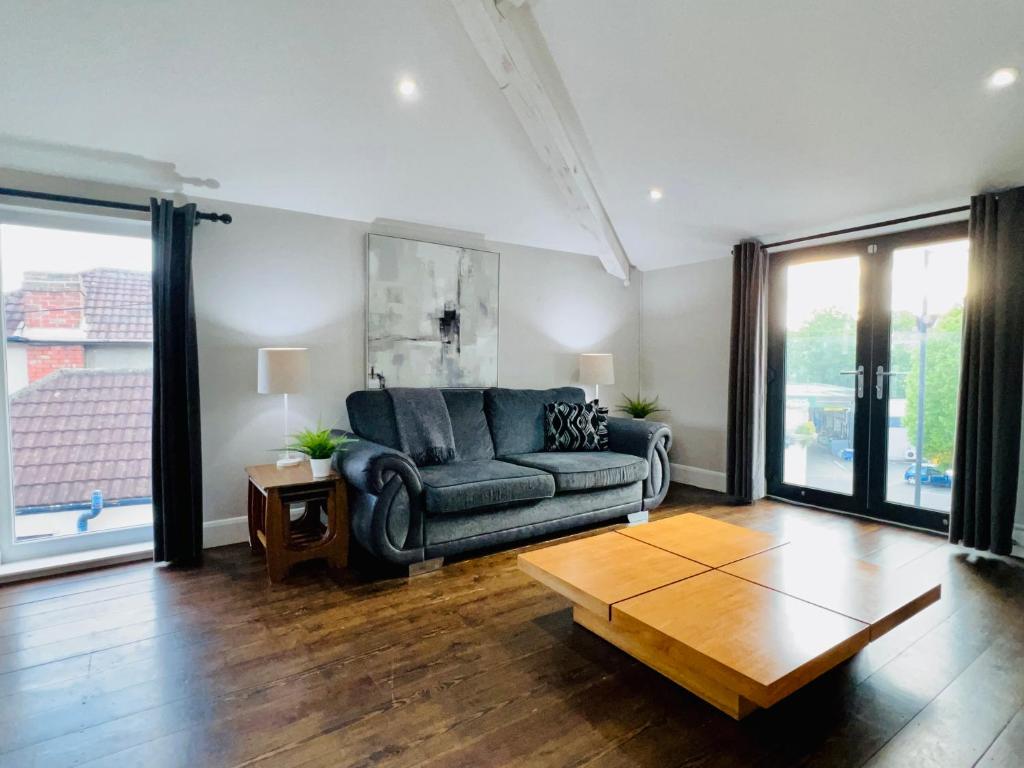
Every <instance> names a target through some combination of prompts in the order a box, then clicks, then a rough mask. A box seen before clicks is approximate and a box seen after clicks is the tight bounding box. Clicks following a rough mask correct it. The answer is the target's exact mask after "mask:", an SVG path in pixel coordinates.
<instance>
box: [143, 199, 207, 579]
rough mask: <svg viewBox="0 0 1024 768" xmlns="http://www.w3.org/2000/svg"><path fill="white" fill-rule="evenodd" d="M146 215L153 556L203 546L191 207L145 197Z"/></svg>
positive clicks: (178, 558)
mask: <svg viewBox="0 0 1024 768" xmlns="http://www.w3.org/2000/svg"><path fill="white" fill-rule="evenodd" d="M150 208H151V210H152V215H153V555H154V559H155V560H158V561H169V562H179V563H188V562H195V561H198V560H199V558H200V556H201V555H202V551H203V482H202V458H201V455H200V446H199V361H198V355H197V350H196V310H195V302H194V300H193V298H192V230H193V228H194V227H195V221H196V207H195V205H184V206H182V207H180V208H175V207H174V203H172V202H171V201H170V200H156V199H152V200H150Z"/></svg>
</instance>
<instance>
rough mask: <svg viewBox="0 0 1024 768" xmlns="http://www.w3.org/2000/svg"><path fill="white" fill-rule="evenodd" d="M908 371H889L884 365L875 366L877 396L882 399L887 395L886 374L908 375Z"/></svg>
mask: <svg viewBox="0 0 1024 768" xmlns="http://www.w3.org/2000/svg"><path fill="white" fill-rule="evenodd" d="M906 375H907V372H906V371H887V370H885V366H884V365H880V366H878V367H877V368H875V397H876V398H878V399H879V400H881V399H882V398H883V397H885V377H886V376H906Z"/></svg>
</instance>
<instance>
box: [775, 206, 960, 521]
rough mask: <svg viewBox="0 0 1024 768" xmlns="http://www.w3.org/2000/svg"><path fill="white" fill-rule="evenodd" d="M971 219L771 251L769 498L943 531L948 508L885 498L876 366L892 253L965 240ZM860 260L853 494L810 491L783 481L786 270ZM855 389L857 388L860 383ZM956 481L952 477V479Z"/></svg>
mask: <svg viewBox="0 0 1024 768" xmlns="http://www.w3.org/2000/svg"><path fill="white" fill-rule="evenodd" d="M966 237H967V222H966V221H955V222H951V223H947V224H938V225H934V226H930V227H923V228H919V229H913V230H908V231H904V232H897V233H892V234H884V235H876V236H874V237H870V238H863V239H859V240H852V241H847V242H843V243H833V244H828V245H820V246H811V247H807V248H799V249H794V250H790V251H783V252H781V253H773V254H771V256H770V263H769V305H768V392H767V414H766V424H767V445H766V462H765V472H766V475H767V478H766V479H767V488H768V494H769V495H770V496H775V497H778V498H780V499H785V500H787V501H795V502H798V503H801V504H809V505H812V506H816V507H822V508H824V509H831V510H836V511H839V512H846V513H850V514H855V515H860V516H863V517H870V518H873V519H878V520H884V521H886V522H894V523H900V524H902V525H909V526H913V527H916V528H924V529H927V530H931V531H939V532H944V531H947V530H948V529H949V513H948V512H943V511H939V510H933V509H921V508H918V507H913V506H908V505H905V504H898V503H895V502H891V501H887V500H886V498H885V497H886V475H887V470H888V467H887V464H888V455H887V452H888V446H887V441H888V415H889V383H888V382H889V380H890V379H891V377H889V376H885V377H883V396H882V397H881V398H878V396H877V393H876V388H875V387H876V373H875V372H876V370H877V368H878V367H879V366H882V367H883V370H885V371H889V370H890V368H889V362H890V349H889V344H890V331H891V325H892V317H891V314H890V311H889V305H890V304H891V292H892V291H891V287H892V280H891V278H892V254H893V251H895V250H897V249H900V248H909V247H914V246H921V245H926V244H931V243H940V242H947V241H950V240H962V239H964V238H966ZM853 255H857V256H859V257H860V259H861V261H860V302H859V303H860V309H859V312H858V316H857V351H856V362H855V363H854V367H859V366H863V368H864V381H863V396H856V400H855V402H856V403H857V407H856V411H855V414H854V432H853V446H854V452H853V493H852V494H851V495H846V494H842V493H836V492H833V491H826V490H821V489H816V488H807V487H803V486H797V485H792V484H787V483H785V482H783V469H784V467H783V460H784V455H785V409H786V391H785V390H786V376H785V356H786V280H785V279H784V275H785V269H786V268H787V267H789V266H791V265H793V264H801V263H809V262H812V261H819V260H826V259H836V258H841V257H843V256H853ZM855 388H856V385H855ZM954 482H955V479H954Z"/></svg>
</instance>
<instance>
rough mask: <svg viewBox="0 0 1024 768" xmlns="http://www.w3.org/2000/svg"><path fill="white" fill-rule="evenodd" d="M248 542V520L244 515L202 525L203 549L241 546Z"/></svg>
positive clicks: (210, 521) (208, 521) (209, 521)
mask: <svg viewBox="0 0 1024 768" xmlns="http://www.w3.org/2000/svg"><path fill="white" fill-rule="evenodd" d="M248 540H249V520H248V518H246V516H245V515H239V516H238V517H227V518H224V519H223V520H207V521H206V522H205V523H203V549H210V548H211V547H224V546H227V545H228V544H241V543H242V542H245V541H248Z"/></svg>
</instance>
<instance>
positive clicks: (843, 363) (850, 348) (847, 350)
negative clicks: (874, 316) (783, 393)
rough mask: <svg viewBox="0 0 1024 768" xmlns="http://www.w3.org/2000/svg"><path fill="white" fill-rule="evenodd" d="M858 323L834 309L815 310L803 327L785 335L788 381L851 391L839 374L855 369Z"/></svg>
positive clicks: (851, 317) (849, 383)
mask: <svg viewBox="0 0 1024 768" xmlns="http://www.w3.org/2000/svg"><path fill="white" fill-rule="evenodd" d="M856 351H857V319H856V318H855V317H853V316H852V315H848V314H846V313H845V312H841V311H839V310H838V309H836V308H835V307H828V308H827V309H818V310H815V312H814V314H813V315H811V318H810V320H808V321H807V322H806V323H805V324H804V325H803V327H801V328H799V329H797V330H795V331H789V332H788V333H787V334H786V381H787V383H790V384H833V385H836V386H840V387H849V386H851V385H852V384H853V382H852V381H851V379H850V377H849V376H844V375H842V374H841V373H840V371H846V370H850V369H852V368H854V367H856V363H855V362H854V360H855V358H856Z"/></svg>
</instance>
